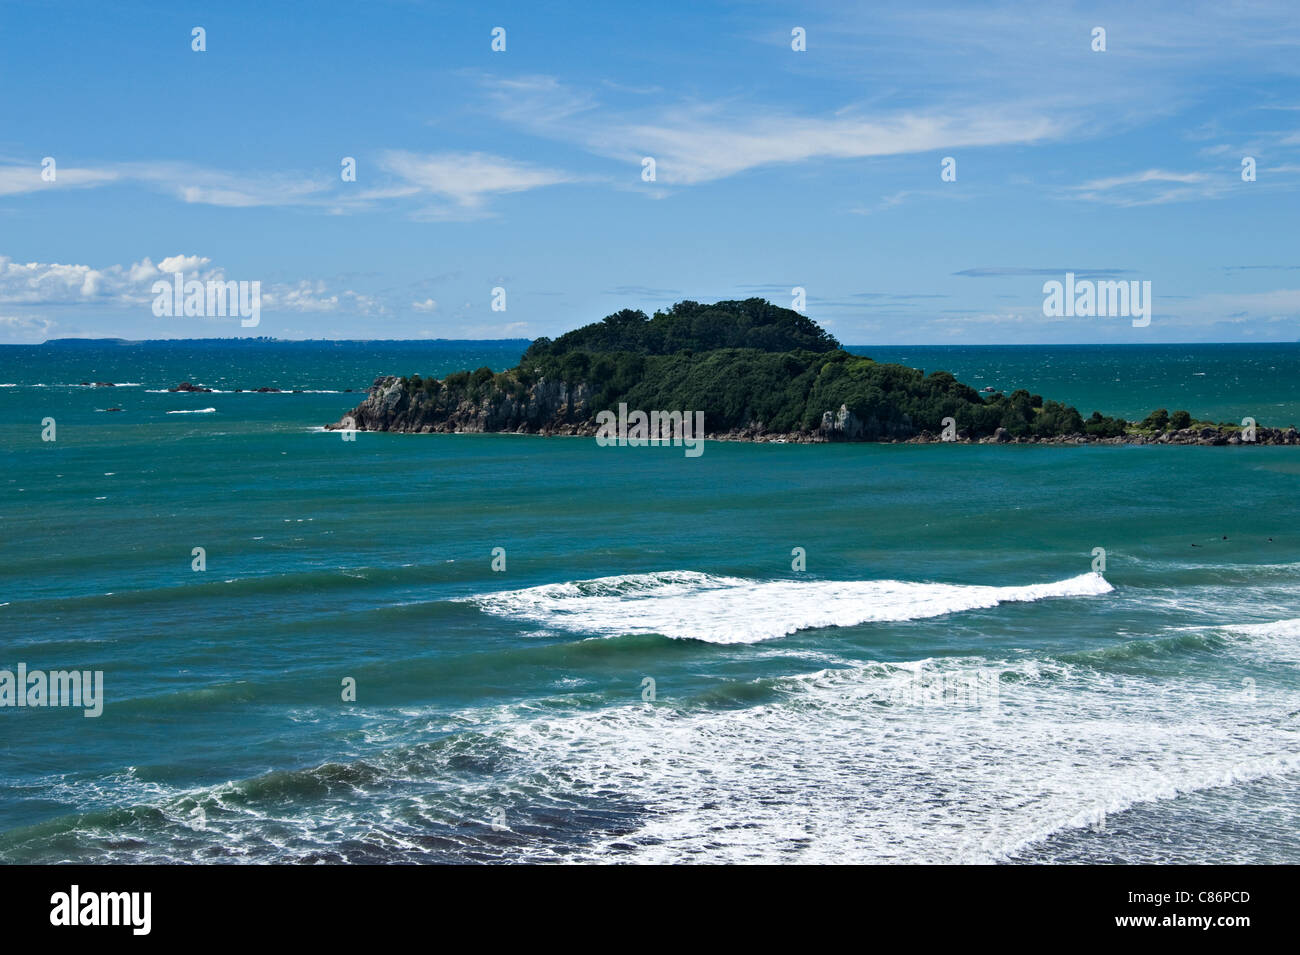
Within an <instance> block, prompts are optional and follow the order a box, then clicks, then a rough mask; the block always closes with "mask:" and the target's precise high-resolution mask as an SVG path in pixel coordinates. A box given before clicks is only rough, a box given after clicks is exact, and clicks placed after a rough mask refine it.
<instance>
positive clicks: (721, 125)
mask: <svg viewBox="0 0 1300 955" xmlns="http://www.w3.org/2000/svg"><path fill="white" fill-rule="evenodd" d="M196 28H201V29H202V31H203V32H202V35H201V38H202V43H201V44H199V42H198V39H196V37H195V34H194V31H195V29H196ZM1097 28H1101V29H1103V30H1104V31H1105V34H1104V40H1105V44H1104V45H1105V49H1104V50H1101V49H1095V47H1097V46H1098V45H1099V38H1098V36H1097V34H1096V30H1097ZM498 29H499V30H500V31H504V34H503V35H502V34H500V33H497V43H496V45H497V46H501V45H504V49H496V50H494V49H493V45H494V31H497V30H498ZM797 31H802V32H801V34H800V36H801V37H802V44H801V43H800V42H799V39H798V37H796V32H797ZM502 39H503V40H504V44H502V42H501V40H502ZM196 45H202V46H203V47H204V49H202V50H196V49H194V47H195V46H196ZM799 45H802V46H804V49H795V47H796V46H799ZM1298 74H1300V10H1298V9H1297V8H1296V7H1295V5H1294V4H1293V3H1286V2H1279V3H1269V2H1262V3H1250V2H1238V3H1233V2H1223V0H1219V2H1215V3H1204V4H1201V3H1195V2H1185V0H1180V2H1173V3H1161V2H1151V3H1142V4H1132V3H1129V2H1123V3H1114V4H1110V3H1086V4H1068V3H1062V4H1051V3H1045V2H1042V0H1034V2H1028V3H981V2H960V3H953V4H944V3H927V2H909V3H902V4H885V3H871V4H853V5H848V4H844V3H842V2H832V3H825V4H820V3H812V4H793V3H789V4H774V3H707V2H675V0H661V2H656V3H653V4H635V5H634V4H609V3H604V4H600V3H591V4H583V5H579V4H566V3H543V2H529V3H510V4H504V3H467V4H442V3H420V2H384V0H371V2H366V3H355V2H348V3H335V2H329V0H321V2H315V3H277V4H271V3H266V2H259V3H242V2H222V3H206V4H199V3H196V4H191V3H185V2H166V3H132V2H123V3H120V4H119V3H114V4H104V3H60V4H57V5H55V4H51V3H48V2H39V3H29V2H12V0H0V343H35V342H41V341H44V340H47V339H51V338H67V337H119V338H130V339H145V338H212V337H235V336H272V337H277V338H289V339H312V338H324V339H379V338H389V339H406V338H453V339H456V338H461V339H463V338H479V339H481V338H535V337H538V336H541V335H551V336H554V335H556V334H558V333H561V332H563V331H566V330H568V329H570V328H574V327H577V326H579V325H583V324H586V323H588V322H592V321H596V320H599V319H600V318H602V317H604V316H605V315H608V314H610V313H612V312H615V311H617V310H619V309H622V308H640V309H643V310H644V311H646V312H647V313H653V312H654V310H656V309H660V308H665V307H667V306H669V305H671V304H672V303H674V302H676V301H680V300H683V299H691V300H695V301H701V302H709V301H714V300H718V299H729V298H749V297H753V296H759V297H763V298H766V299H769V300H770V301H772V302H774V303H776V304H778V305H783V306H786V307H790V306H792V305H794V304H797V303H796V298H795V295H796V293H795V292H794V290H795V289H796V288H798V289H802V290H804V293H803V294H804V303H803V308H804V310H805V311H806V314H808V315H809V316H810V317H811V318H813V319H815V320H816V321H818V322H819V323H821V324H822V325H823V326H825V327H826V328H827V329H828V330H829V331H831V333H832V334H834V335H835V336H836V337H838V338H839V339H840V340H841V341H842V342H845V343H847V344H855V345H871V344H882V345H888V344H906V345H916V344H946V345H947V344H955V345H979V344H1031V343H1042V344H1057V343H1156V342H1269V341H1296V340H1298V339H1300V247H1298V246H1300V243H1298V242H1297V212H1300V203H1297V190H1298V188H1300V83H1298V82H1297V80H1298V78H1300V77H1298ZM349 157H350V158H351V159H352V160H354V161H355V181H347V180H346V179H345V175H344V160H345V158H349ZM647 159H653V161H654V163H653V173H654V175H653V180H650V179H649V178H648V177H649V173H650V169H649V168H648V164H647V163H646V160H647ZM945 159H951V160H953V162H952V163H950V164H948V166H949V168H950V169H951V170H952V172H953V174H951V175H949V176H948V177H947V179H945V178H944V176H943V171H944V166H945V163H944V160H945ZM1247 159H1249V160H1252V161H1253V166H1254V177H1253V181H1248V180H1247V178H1246V177H1245V175H1244V173H1245V172H1246V167H1245V166H1243V161H1244V160H1247ZM50 160H52V161H53V162H52V163H51V162H50ZM1067 272H1073V273H1074V274H1075V276H1076V279H1086V280H1093V281H1103V280H1114V281H1124V282H1134V281H1135V282H1138V283H1144V282H1150V283H1151V284H1150V290H1151V291H1150V296H1151V299H1150V301H1151V314H1150V322H1149V324H1146V325H1144V326H1141V327H1138V326H1136V325H1135V324H1134V322H1133V321H1131V320H1130V318H1128V317H1125V316H1123V315H1120V316H1115V315H1107V316H1079V315H1061V316H1055V315H1052V316H1049V315H1045V314H1044V311H1045V310H1044V300H1045V297H1046V296H1045V293H1044V283H1046V282H1049V281H1053V280H1055V281H1060V282H1064V281H1065V275H1066V273H1067ZM176 273H181V274H182V275H183V277H184V279H186V280H197V281H199V282H207V281H209V280H213V279H216V280H221V281H235V282H248V283H252V282H257V283H259V286H258V288H259V289H260V314H259V316H258V324H257V325H256V326H255V327H245V325H244V322H242V321H241V320H240V318H239V317H232V316H229V315H226V316H219V315H212V314H203V315H167V314H163V315H158V314H155V312H156V311H157V310H158V309H157V308H156V307H155V306H156V301H155V300H156V298H157V297H158V296H157V295H156V294H155V291H154V283H155V282H159V281H172V280H173V276H174V275H175V274H176ZM247 288H251V285H250V286H247ZM494 290H503V294H502V293H501V292H495V293H494ZM494 305H495V306H496V307H495V308H494Z"/></svg>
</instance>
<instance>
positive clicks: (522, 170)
mask: <svg viewBox="0 0 1300 955" xmlns="http://www.w3.org/2000/svg"><path fill="white" fill-rule="evenodd" d="M376 165H377V168H378V170H379V175H378V177H377V178H378V182H377V184H376V185H374V186H372V187H369V188H366V189H364V190H360V191H356V190H355V187H352V188H349V187H348V186H347V185H346V184H344V183H342V181H341V180H338V179H337V178H331V177H329V176H327V175H324V174H321V173H315V174H307V173H298V174H295V173H285V172H271V173H264V172H260V171H253V172H231V171H227V170H221V169H213V168H209V167H205V166H200V165H196V164H193V163H184V162H127V163H110V164H103V165H87V166H57V165H56V167H55V179H54V181H53V182H46V181H45V180H43V179H42V178H41V166H40V164H39V163H19V162H13V161H9V162H3V163H0V196H20V195H24V194H29V193H40V192H50V193H53V192H56V191H58V190H60V189H88V188H98V187H105V186H140V187H144V188H148V189H153V190H155V191H157V192H161V193H163V194H165V195H168V196H171V197H172V198H174V199H177V200H178V201H180V202H184V203H190V204H198V205H210V206H223V207H228V208H254V207H261V206H267V207H270V206H276V207H286V206H287V207H305V208H310V207H314V208H318V209H327V210H329V211H333V212H348V211H356V210H359V209H365V208H372V207H375V206H377V205H381V204H383V203H389V202H399V201H402V200H410V201H416V202H419V203H420V204H419V205H418V207H416V208H413V209H412V210H411V213H412V215H414V216H415V217H417V218H430V219H471V218H480V217H482V216H485V215H488V214H489V211H488V209H487V204H488V201H489V200H490V199H492V198H494V197H497V196H502V195H505V194H507V193H512V192H523V191H526V190H529V189H537V188H540V187H543V186H549V185H556V184H558V183H563V182H574V181H576V180H577V177H575V176H572V175H570V174H569V173H566V172H562V171H560V170H555V169H547V168H543V167H540V166H536V165H533V164H531V163H527V162H521V161H516V160H512V159H509V158H506V157H502V156H495V155H491V154H488V153H481V152H476V153H459V152H443V153H427V154H420V153H412V152H403V151H400V150H390V151H387V152H383V153H381V154H380V155H379V158H378V159H377V161H376Z"/></svg>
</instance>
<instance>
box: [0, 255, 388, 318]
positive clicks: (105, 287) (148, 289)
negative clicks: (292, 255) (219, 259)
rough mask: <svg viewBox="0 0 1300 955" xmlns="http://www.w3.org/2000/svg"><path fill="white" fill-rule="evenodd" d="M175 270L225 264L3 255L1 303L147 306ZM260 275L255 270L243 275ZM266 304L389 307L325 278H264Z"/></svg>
mask: <svg viewBox="0 0 1300 955" xmlns="http://www.w3.org/2000/svg"><path fill="white" fill-rule="evenodd" d="M174 273H183V274H184V276H185V279H186V281H189V280H191V279H194V280H197V281H200V282H207V281H208V280H209V279H220V280H225V279H226V273H225V269H224V268H222V267H219V266H213V265H212V260H211V259H210V258H209V257H208V256H203V255H185V254H180V255H169V256H166V257H165V258H163V259H162V260H161V261H159V263H158V264H157V265H156V266H155V265H154V264H153V261H152V260H151V259H149V258H147V257H146V258H144V259H141V260H140V261H139V262H133V263H131V264H130V265H109V266H105V267H103V268H95V267H93V266H90V265H68V264H63V263H59V262H27V263H22V262H15V261H13V260H12V259H10V258H8V257H6V256H0V305H27V306H71V305H76V306H86V305H98V306H102V307H118V308H147V307H149V306H150V305H151V304H152V302H153V299H154V293H153V283H154V282H156V281H159V280H161V281H171V276H172V275H173V274H174ZM239 278H241V279H245V280H247V281H260V280H259V279H257V277H256V276H239ZM262 308H263V309H265V310H273V309H278V310H283V311H293V312H337V311H351V312H354V313H356V314H359V315H381V314H385V313H386V312H387V311H388V309H387V307H386V306H385V305H384V303H383V302H381V301H380V300H379V299H377V298H375V297H373V296H370V295H366V294H364V293H361V292H356V291H353V290H352V289H344V290H341V291H335V290H332V289H331V288H330V287H329V285H328V284H327V283H326V282H324V281H321V280H307V279H303V280H300V281H297V282H287V283H271V284H267V283H264V284H263V285H262Z"/></svg>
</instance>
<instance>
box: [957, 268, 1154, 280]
mask: <svg viewBox="0 0 1300 955" xmlns="http://www.w3.org/2000/svg"><path fill="white" fill-rule="evenodd" d="M1066 272H1073V273H1074V274H1075V275H1076V276H1077V277H1078V278H1089V279H1096V278H1107V277H1109V276H1112V275H1133V274H1135V273H1134V271H1133V270H1132V269H1084V268H1078V267H1077V266H1076V267H1074V268H1069V267H1066V268H1059V269H1042V268H1028V267H1025V266H983V267H980V268H974V269H962V270H961V271H960V272H953V273H952V274H953V275H957V276H960V277H962V278H967V279H995V278H1003V277H1006V276H1020V275H1053V276H1062V275H1064V274H1065V273H1066Z"/></svg>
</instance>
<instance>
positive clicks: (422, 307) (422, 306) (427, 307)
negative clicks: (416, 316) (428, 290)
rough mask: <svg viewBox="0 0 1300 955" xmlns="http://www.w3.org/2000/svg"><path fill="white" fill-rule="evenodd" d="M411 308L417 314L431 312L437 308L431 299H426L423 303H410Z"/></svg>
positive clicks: (436, 304)
mask: <svg viewBox="0 0 1300 955" xmlns="http://www.w3.org/2000/svg"><path fill="white" fill-rule="evenodd" d="M411 308H413V309H415V310H416V311H417V312H432V311H435V310H436V309H437V308H438V303H437V302H435V301H434V300H433V299H431V298H426V299H425V300H424V301H423V302H412V303H411Z"/></svg>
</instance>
